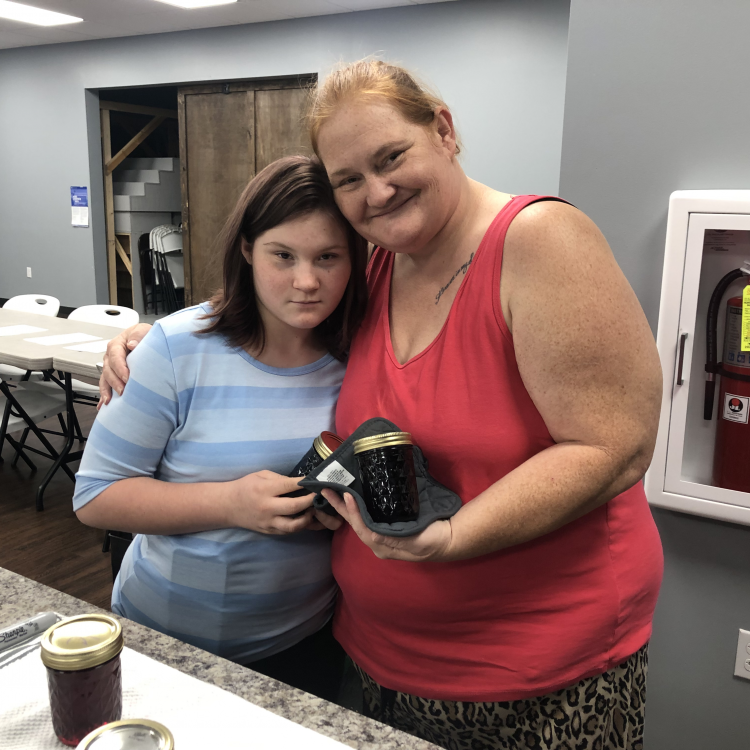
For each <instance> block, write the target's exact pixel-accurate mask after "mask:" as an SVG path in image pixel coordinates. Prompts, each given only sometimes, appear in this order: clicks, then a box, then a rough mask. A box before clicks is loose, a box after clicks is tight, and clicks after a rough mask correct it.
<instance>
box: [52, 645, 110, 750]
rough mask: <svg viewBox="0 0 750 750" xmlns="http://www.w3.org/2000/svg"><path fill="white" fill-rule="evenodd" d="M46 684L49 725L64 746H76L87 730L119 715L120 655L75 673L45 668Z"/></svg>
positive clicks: (91, 729)
mask: <svg viewBox="0 0 750 750" xmlns="http://www.w3.org/2000/svg"><path fill="white" fill-rule="evenodd" d="M47 684H48V686H49V702H50V707H51V708H52V727H53V728H54V730H55V734H56V735H57V738H58V739H59V740H60V742H62V743H63V745H70V746H73V747H75V746H76V745H78V743H79V742H80V741H81V740H82V739H83V738H84V737H85V736H86V735H87V734H88V733H89V732H91V731H93V730H94V729H96V728H97V727H100V726H102V724H109V722H111V721H119V719H120V717H121V715H122V679H121V672H120V655H119V654H118V655H117V656H115V657H114V658H113V659H110V660H109V661H106V662H104V664H99V665H98V666H96V667H91V668H89V669H81V670H78V671H75V672H63V671H61V670H58V669H50V667H47Z"/></svg>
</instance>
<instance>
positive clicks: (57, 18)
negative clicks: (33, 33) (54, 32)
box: [0, 0, 83, 26]
mask: <svg viewBox="0 0 750 750" xmlns="http://www.w3.org/2000/svg"><path fill="white" fill-rule="evenodd" d="M0 18H9V19H10V20H11V21H21V22H23V23H33V24H36V25H37V26H61V25H62V24H64V23H79V22H80V21H83V19H82V18H77V17H76V16H66V15H65V13H55V11H54V10H43V9H42V8H34V7H33V6H31V5H22V4H21V3H12V2H10V0H0Z"/></svg>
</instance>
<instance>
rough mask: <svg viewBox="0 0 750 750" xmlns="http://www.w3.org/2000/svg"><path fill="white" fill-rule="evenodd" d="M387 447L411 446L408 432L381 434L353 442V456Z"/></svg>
mask: <svg viewBox="0 0 750 750" xmlns="http://www.w3.org/2000/svg"><path fill="white" fill-rule="evenodd" d="M389 445H413V442H412V439H411V433H410V432H383V433H381V434H380V435H372V436H370V437H365V438H360V439H359V440H355V441H354V446H353V448H354V455H357V454H358V453H364V452H365V451H371V450H374V449H375V448H385V447H386V446H389Z"/></svg>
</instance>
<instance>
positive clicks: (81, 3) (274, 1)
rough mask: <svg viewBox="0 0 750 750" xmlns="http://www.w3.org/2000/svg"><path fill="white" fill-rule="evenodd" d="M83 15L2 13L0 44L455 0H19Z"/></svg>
mask: <svg viewBox="0 0 750 750" xmlns="http://www.w3.org/2000/svg"><path fill="white" fill-rule="evenodd" d="M17 1H18V2H22V3H24V4H26V5H34V6H37V7H39V8H44V9H45V10H54V11H58V12H59V13H67V14H68V15H71V16H77V17H78V18H83V23H74V24H70V25H66V26H33V25H31V24H28V23H20V22H18V21H8V20H6V19H4V18H0V49H9V48H11V47H32V46H34V45H39V44H59V43H61V42H82V41H85V40H87V39H107V38H110V37H117V36H136V35H139V34H160V33H162V32H165V31H185V30H186V29H207V28H211V27H213V26H233V25H236V24H241V23H261V22H263V21H280V20H286V19H289V18H304V17H307V16H323V15H328V14H332V13H351V12H352V11H358V10H374V9H376V8H393V7H396V6H404V5H406V6H408V5H426V4H429V3H434V2H452V1H454V0H238V2H236V3H232V4H231V5H220V6H217V7H214V8H197V9H195V10H185V9H183V8H177V7H174V6H172V5H165V4H164V3H160V2H156V0H17Z"/></svg>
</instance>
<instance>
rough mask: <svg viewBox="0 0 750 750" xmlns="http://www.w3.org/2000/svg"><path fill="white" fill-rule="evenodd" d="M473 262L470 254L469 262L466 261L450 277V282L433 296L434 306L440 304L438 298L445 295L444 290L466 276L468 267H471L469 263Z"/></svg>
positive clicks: (472, 255) (472, 256)
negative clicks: (462, 276) (461, 276)
mask: <svg viewBox="0 0 750 750" xmlns="http://www.w3.org/2000/svg"><path fill="white" fill-rule="evenodd" d="M472 260H474V253H472V254H471V255H470V256H469V260H467V261H466V263H464V264H463V265H462V266H461V267H460V268H459V269H458V271H456V273H454V274H453V276H451V280H450V281H449V282H448V283H447V284H446V285H445V286H444V287H443V288H442V289H441V290H440V291H439V292H438V293H437V294H436V295H435V304H436V305H437V303H438V302H440V298H441V297H442V296H443V294H444V293H445V290H446V289H447V288H448V287H449V286H450V285H451V284H452V283H453V282H454V281H455V280H456V279H457V278H458V277H459V276H460V275H461V274H463V275H464V276H465V275H466V272H467V271H468V270H469V266H470V265H471V261H472Z"/></svg>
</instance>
